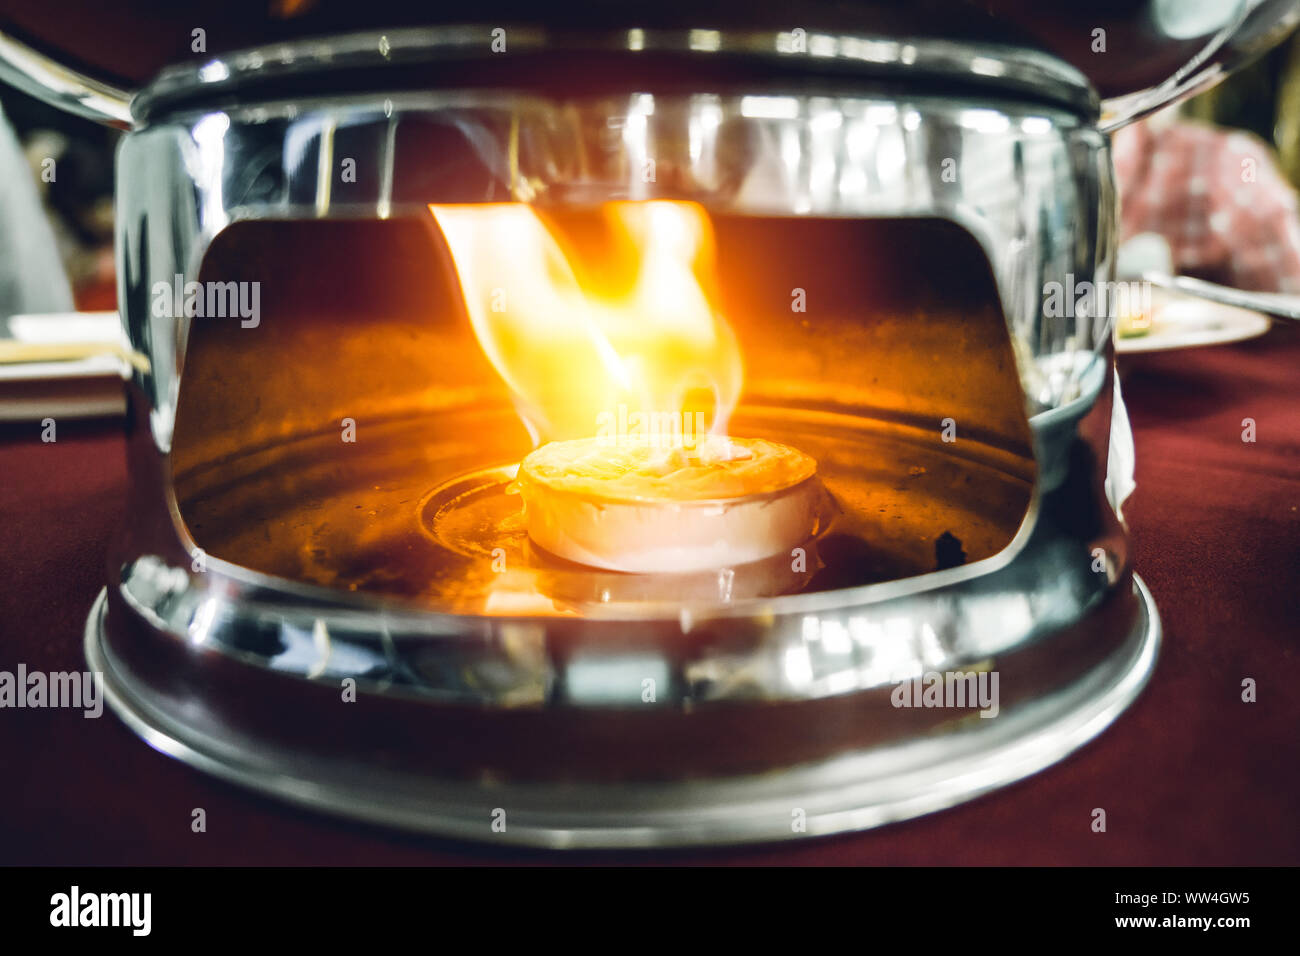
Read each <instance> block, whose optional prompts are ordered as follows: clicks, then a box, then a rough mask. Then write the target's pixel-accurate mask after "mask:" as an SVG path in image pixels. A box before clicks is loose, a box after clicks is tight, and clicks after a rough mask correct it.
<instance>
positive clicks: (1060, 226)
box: [117, 91, 1115, 452]
mask: <svg viewBox="0 0 1300 956" xmlns="http://www.w3.org/2000/svg"><path fill="white" fill-rule="evenodd" d="M429 130H433V131H434V132H435V134H436V137H437V138H436V150H437V152H436V154H431V152H430V150H431V148H432V147H430V146H429V145H428V142H429V141H428V138H427V137H428V133H427V131H429ZM345 139H346V142H347V146H346V151H345V152H344V151H342V150H343V147H340V146H339V145H338V144H340V143H341V142H343V141H344V140H345ZM344 159H352V160H354V161H355V163H356V164H357V167H358V168H361V169H365V170H370V171H372V175H368V176H366V177H364V178H363V179H361V180H360V181H358V182H356V183H348V184H346V185H345V184H342V183H340V182H339V168H340V164H341V163H342V162H343V160H344ZM651 160H653V161H654V163H655V164H656V175H655V177H654V181H647V178H646V176H645V174H644V170H645V169H646V168H647V163H648V161H651ZM118 165H119V171H120V175H119V182H118V195H117V204H118V217H117V219H118V227H117V228H118V259H119V264H118V274H119V281H120V288H121V289H122V294H123V296H124V303H123V308H122V313H123V317H124V321H125V322H126V325H127V331H128V335H129V337H130V340H131V342H132V344H133V345H134V347H135V348H136V349H137V350H138V351H141V352H143V353H145V354H147V355H149V356H150V358H151V361H152V366H151V368H150V370H149V371H148V372H144V373H140V374H138V375H137V377H136V383H137V385H138V386H139V388H140V390H141V391H142V392H143V393H144V395H146V396H147V398H148V404H149V408H150V429H151V431H152V432H153V435H154V441H155V443H156V445H157V447H158V449H159V450H160V451H163V452H166V451H167V450H168V449H169V448H170V443H171V429H172V419H173V415H174V412H175V403H176V389H177V387H178V377H177V375H178V369H179V367H180V365H181V362H182V358H183V345H184V342H185V338H186V334H187V326H188V320H186V319H184V318H182V319H180V320H179V321H175V320H172V319H170V318H159V317H155V316H153V315H152V314H151V310H150V308H149V304H150V291H151V289H152V287H153V284H154V282H156V281H164V282H171V281H172V279H173V277H174V276H176V275H183V276H184V278H185V279H186V280H190V279H194V278H196V277H197V270H198V266H199V263H200V261H201V260H202V257H203V254H204V252H205V250H206V249H207V248H208V246H209V244H210V243H211V242H212V241H213V239H214V237H215V236H216V235H217V234H218V233H220V232H221V231H222V230H224V229H225V228H226V227H227V226H229V225H230V224H231V223H232V222H237V221H240V220H244V219H268V218H275V219H295V218H332V217H365V218H379V219H387V218H391V217H394V216H398V215H401V214H419V215H423V214H425V211H426V209H427V205H428V204H429V203H431V202H488V201H505V200H516V201H527V202H533V203H537V204H542V205H544V204H548V203H549V204H565V203H573V202H583V203H592V202H599V201H602V200H607V199H653V198H680V199H691V200H695V201H698V202H700V203H702V204H703V205H705V206H706V207H707V208H708V209H709V210H710V211H716V212H719V213H726V214H735V215H790V216H800V217H805V216H823V217H908V216H938V217H942V218H946V219H950V220H952V221H953V222H956V223H957V224H959V225H961V226H962V227H963V228H965V229H967V230H968V231H970V232H971V233H972V234H973V235H974V236H975V237H976V239H977V240H978V241H979V242H980V244H981V246H982V247H983V249H984V251H985V253H986V254H987V256H988V258H989V261H990V263H991V265H992V268H993V272H994V276H995V278H996V280H997V283H998V288H999V290H1000V292H1001V295H1002V301H1003V307H1004V310H1005V311H1006V314H1007V317H1008V321H1009V324H1010V327H1011V331H1012V335H1013V342H1014V345H1015V347H1016V350H1017V358H1018V359H1019V365H1020V373H1021V377H1022V381H1023V384H1024V388H1025V393H1026V396H1027V398H1028V400H1029V411H1030V413H1031V414H1032V413H1036V412H1037V411H1041V410H1043V409H1047V408H1051V407H1055V406H1057V405H1059V404H1061V403H1062V402H1066V401H1070V400H1072V399H1073V398H1075V397H1077V396H1078V395H1079V394H1081V392H1080V387H1081V381H1082V377H1084V376H1086V375H1088V374H1090V372H1091V364H1092V363H1093V362H1097V363H1100V362H1101V361H1102V359H1101V358H1100V357H1098V355H1097V350H1098V349H1099V348H1100V347H1101V346H1102V345H1104V344H1105V343H1106V342H1108V341H1109V319H1108V318H1107V317H1105V316H1092V315H1088V314H1086V312H1082V311H1080V312H1077V313H1076V312H1074V311H1073V310H1071V311H1070V312H1069V313H1068V314H1064V315H1060V316H1056V317H1048V316H1045V315H1044V310H1043V309H1042V298H1043V289H1044V288H1045V287H1046V286H1047V285H1048V284H1049V283H1061V284H1065V283H1068V282H1070V281H1071V279H1070V277H1073V281H1085V280H1086V281H1089V282H1096V281H1106V280H1107V279H1108V278H1109V274H1110V270H1111V269H1112V265H1113V262H1112V260H1113V255H1114V251H1113V248H1112V234H1113V228H1112V226H1113V219H1114V205H1115V193H1114V185H1113V182H1112V179H1111V171H1110V165H1109V159H1108V155H1107V152H1106V142H1105V139H1104V137H1102V136H1101V134H1099V133H1098V132H1097V131H1096V130H1095V129H1094V128H1093V127H1092V126H1091V125H1089V123H1088V122H1087V121H1086V120H1085V119H1083V118H1080V117H1078V116H1076V115H1075V114H1073V113H1069V112H1064V111H1061V110H1055V109H1051V108H1048V107H1044V106H1041V105H1038V104H1034V103H1023V102H1019V101H1016V100H1009V99H1008V100H1002V99H961V98H958V97H952V96H930V95H915V96H898V97H889V98H884V97H873V96H854V95H808V94H791V95H779V94H773V93H767V92H764V93H758V94H748V95H747V94H743V93H740V94H737V93H728V94H716V93H700V94H673V95H665V94H659V95H655V94H649V93H632V94H625V95H619V96H592V97H573V98H550V97H546V96H542V95H534V94H514V93H508V92H493V91H486V92H455V93H453V92H445V93H393V94H391V95H383V94H367V95H355V96H350V97H339V98H332V99H325V100H312V99H304V100H296V101H293V102H271V103H265V104H258V105H250V106H239V107H232V108H228V109H211V110H186V111H183V112H181V113H179V114H177V115H175V116H172V117H169V118H167V119H161V118H160V119H158V120H157V121H155V122H152V123H150V124H149V125H147V126H146V127H144V128H143V129H141V130H139V131H137V132H135V133H134V134H132V135H131V136H129V137H127V138H126V139H125V140H124V141H123V143H122V146H121V147H120V152H119V158H118ZM415 169H419V170H420V175H419V177H418V178H417V179H415V180H413V181H411V180H408V178H407V177H404V176H402V175H400V174H399V173H398V171H399V170H407V171H411V170H415ZM467 171H468V172H467ZM941 269H942V267H941V265H939V264H936V270H938V271H941Z"/></svg>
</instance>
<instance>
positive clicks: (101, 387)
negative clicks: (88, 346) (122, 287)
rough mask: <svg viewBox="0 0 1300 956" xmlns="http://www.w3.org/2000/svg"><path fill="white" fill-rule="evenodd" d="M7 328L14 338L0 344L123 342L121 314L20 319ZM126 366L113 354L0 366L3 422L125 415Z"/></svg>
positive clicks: (71, 314)
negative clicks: (123, 384) (123, 381)
mask: <svg viewBox="0 0 1300 956" xmlns="http://www.w3.org/2000/svg"><path fill="white" fill-rule="evenodd" d="M8 327H9V332H10V336H11V337H6V338H4V339H0V341H17V342H21V343H26V344H35V345H60V344H66V343H70V342H77V343H96V342H101V343H103V344H104V345H105V347H106V348H112V347H113V346H115V345H117V344H118V343H120V342H121V340H122V330H121V322H120V321H119V319H118V315H117V313H116V312H77V313H68V314H66V315H65V314H58V315H15V316H12V317H11V318H10V319H9V322H8ZM125 364H126V363H125V362H124V361H123V360H122V358H121V356H120V355H117V354H113V353H111V352H109V353H105V354H101V355H87V356H85V357H84V358H77V359H69V360H66V361H41V362H4V363H0V422H19V421H40V420H42V419H45V418H53V419H56V420H57V419H60V418H98V417H103V416H113V415H121V414H123V412H125V410H126V398H125V395H124V393H123V390H122V379H123V377H124V372H125Z"/></svg>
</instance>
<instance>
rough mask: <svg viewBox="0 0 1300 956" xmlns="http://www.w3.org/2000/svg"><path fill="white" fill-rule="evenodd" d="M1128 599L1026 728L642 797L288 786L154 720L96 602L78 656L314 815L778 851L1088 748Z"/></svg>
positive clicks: (1145, 642) (204, 750) (187, 755)
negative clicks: (111, 644) (902, 762)
mask: <svg viewBox="0 0 1300 956" xmlns="http://www.w3.org/2000/svg"><path fill="white" fill-rule="evenodd" d="M1133 587H1134V591H1135V593H1136V594H1137V597H1138V599H1139V600H1138V604H1139V608H1140V612H1139V615H1138V620H1137V621H1136V622H1135V624H1134V627H1133V630H1132V632H1131V633H1130V634H1129V638H1128V640H1127V641H1126V642H1125V643H1124V644H1123V645H1121V648H1120V650H1119V652H1117V653H1116V655H1115V656H1114V658H1112V660H1111V661H1109V662H1108V666H1107V667H1106V668H1103V669H1101V670H1103V673H1101V674H1099V675H1097V677H1096V678H1095V679H1092V680H1089V681H1085V682H1083V683H1084V684H1085V685H1087V686H1081V687H1080V688H1077V689H1075V690H1074V691H1072V692H1071V693H1069V694H1062V695H1058V698H1059V699H1057V698H1054V699H1051V700H1045V701H1042V702H1041V703H1036V704H1034V705H1031V706H1030V707H1029V708H1027V710H1029V711H1030V713H1028V714H1027V715H1022V716H1021V717H1018V718H1016V720H1015V721H1012V722H1009V723H1003V724H1002V726H1000V727H998V728H996V729H990V730H989V731H987V732H984V731H983V730H982V729H981V731H980V732H965V733H957V734H951V733H950V734H946V735H943V736H942V737H940V738H938V739H936V740H921V741H915V742H911V743H908V744H907V745H905V746H907V747H909V748H912V749H913V750H914V751H917V752H918V753H919V755H920V759H919V760H918V759H913V760H912V761H911V764H910V765H909V769H906V770H905V771H904V772H902V773H895V772H889V773H888V774H882V773H881V772H880V768H881V755H880V754H876V753H867V754H852V755H849V756H847V757H841V758H836V759H835V760H833V761H828V762H825V763H822V764H817V765H812V766H807V767H794V768H790V769H789V770H786V771H781V772H779V773H774V774H765V775H762V776H759V777H747V778H732V779H726V780H721V781H717V782H714V781H692V782H686V783H674V784H664V785H654V786H648V785H624V786H617V787H614V786H611V785H593V786H583V787H570V788H567V789H557V788H554V787H544V786H534V785H487V784H483V783H464V782H447V781H436V780H412V779H405V780H400V781H395V780H390V779H383V778H381V777H379V776H378V775H376V774H373V773H368V772H367V773H356V772H351V773H348V772H340V771H341V770H342V769H345V768H341V767H330V766H323V765H322V766H320V767H316V766H314V765H313V766H309V767H308V768H306V772H305V773H304V772H299V773H296V774H294V773H288V772H285V770H284V769H283V766H284V764H283V763H282V762H277V759H276V758H275V756H274V755H268V754H258V753H254V752H252V751H250V750H249V749H236V748H232V747H229V746H223V744H222V742H220V741H215V740H212V739H210V738H207V737H206V736H204V735H201V734H198V733H196V732H194V731H192V730H191V729H189V728H186V727H185V726H183V725H181V724H179V723H177V722H176V721H174V720H172V719H171V718H170V717H168V716H167V715H164V714H162V713H161V712H159V711H157V710H155V709H153V708H152V707H151V705H150V704H149V702H148V701H147V699H145V697H144V696H142V695H141V694H140V693H139V692H138V691H137V689H136V687H135V686H134V685H133V683H132V680H131V678H130V677H129V676H128V675H125V674H123V673H122V672H121V671H119V670H118V669H116V668H115V667H114V665H113V663H112V660H111V651H109V650H108V649H107V648H106V646H105V641H106V631H105V627H104V618H105V612H106V609H107V593H106V591H101V592H100V594H99V596H98V597H97V599H96V601H95V604H94V606H93V607H92V609H91V612H90V615H89V617H88V619H87V621H86V629H85V653H86V660H87V663H88V664H89V666H90V669H91V670H92V671H96V672H99V673H101V674H102V675H103V688H104V691H103V692H104V697H105V699H106V701H107V702H108V705H109V707H110V708H111V709H112V711H113V712H114V713H115V714H117V716H118V717H119V718H120V719H121V720H122V721H123V723H125V724H126V726H127V727H128V728H129V729H130V730H131V731H132V732H133V733H135V734H136V735H137V736H139V737H140V738H141V739H143V740H144V741H145V742H146V743H148V744H149V745H150V746H151V747H153V748H154V749H156V750H158V751H159V752H161V753H164V754H167V755H168V756H171V757H174V758H176V759H177V760H180V761H181V762H183V763H185V764H188V765H189V766H191V767H194V768H195V769H198V770H201V771H203V772H205V773H209V774H211V775H213V776H215V777H218V778H220V779H222V780H226V781H229V782H231V783H235V784H238V785H240V786H242V787H245V788H248V789H250V790H253V791H256V792H259V793H262V794H266V795H269V796H273V797H276V798H278V799H281V800H284V801H287V802H289V803H292V804H296V805H299V806H303V807H307V808H310V809H312V810H316V811H322V812H325V813H329V814H334V815H338V816H344V817H350V818H353V819H357V820H363V821H365V822H369V823H377V824H380V825H384V826H391V827H396V828H400V829H404V830H411V831H416V832H422V833H426V834H432V835H437V836H443V837H451V838H455V839H462V840H472V841H478V842H500V843H505V844H512V845H521V846H534V847H543V848H550V849H614V848H649V847H680V846H699V845H723V844H740V843H755V842H776V841H781V840H790V839H801V838H805V837H810V836H825V835H830V834H835V833H846V832H852V831H859V830H866V829H870V828H873V827H877V826H881V825H883V824H886V823H892V822H897V821H901V820H906V819H910V818H912V817H917V816H921V815H924V814H927V813H932V812H935V811H938V810H943V809H946V808H948V807H951V806H954V805H956V804H959V803H963V802H966V801H968V800H971V799H974V798H975V797H978V796H980V795H982V794H985V793H988V792H990V791H992V790H995V789H998V788H1000V787H1004V786H1007V785H1009V784H1012V783H1015V782H1017V781H1019V780H1022V779H1024V778H1026V777H1029V776H1031V775H1033V774H1035V773H1037V772H1039V771H1040V770H1043V769H1046V768H1047V767H1049V766H1051V765H1052V764H1055V763H1057V762H1059V761H1060V760H1062V759H1064V758H1065V757H1066V756H1068V755H1069V754H1071V753H1072V752H1074V751H1075V750H1077V749H1079V748H1080V747H1082V746H1083V745H1084V744H1086V743H1087V742H1088V741H1090V740H1092V739H1093V738H1094V737H1096V736H1097V735H1098V734H1100V733H1101V732H1102V731H1103V730H1105V729H1106V727H1108V726H1109V725H1110V724H1111V723H1113V722H1114V720H1115V719H1116V718H1117V717H1118V716H1119V715H1120V714H1121V713H1122V712H1123V711H1124V710H1125V709H1126V708H1127V707H1128V706H1129V704H1131V703H1132V702H1133V700H1134V699H1135V698H1136V697H1137V695H1138V694H1139V693H1140V692H1141V690H1142V688H1143V687H1144V686H1145V685H1146V683H1147V681H1148V679H1149V678H1150V676H1151V673H1152V671H1153V669H1154V666H1155V661H1156V657H1157V654H1158V650H1159V645H1160V640H1161V626H1160V618H1159V615H1158V613H1157V611H1156V606H1155V602H1154V601H1153V599H1152V597H1151V593H1150V591H1149V590H1148V589H1147V587H1146V585H1145V583H1144V582H1143V581H1142V580H1141V579H1140V578H1139V577H1138V576H1137V575H1136V574H1135V575H1133ZM1035 708H1037V713H1034V712H1033V711H1034V709H1035ZM990 723H991V724H993V723H999V721H996V720H995V721H990ZM873 768H874V770H873ZM317 770H319V771H320V772H319V773H316V771H317ZM353 770H355V767H354V768H353ZM503 810H504V811H505V813H504V815H502V814H501V813H500V811H503ZM503 819H504V821H505V826H504V829H502V828H500V826H499V824H500V822H501V821H502V820H503ZM494 823H496V824H498V826H494Z"/></svg>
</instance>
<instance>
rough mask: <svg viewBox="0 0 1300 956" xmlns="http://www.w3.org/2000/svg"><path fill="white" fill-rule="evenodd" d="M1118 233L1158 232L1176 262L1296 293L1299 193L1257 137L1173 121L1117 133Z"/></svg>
mask: <svg viewBox="0 0 1300 956" xmlns="http://www.w3.org/2000/svg"><path fill="white" fill-rule="evenodd" d="M1114 156H1115V173H1116V177H1117V179H1118V181H1119V190H1120V238H1121V240H1123V239H1128V238H1129V237H1131V236H1134V235H1136V234H1138V233H1142V232H1156V233H1159V234H1160V235H1162V236H1164V237H1165V239H1166V240H1168V242H1169V246H1170V250H1171V251H1172V253H1173V259H1174V269H1175V270H1176V271H1177V272H1180V273H1188V274H1191V275H1196V276H1200V277H1202V278H1205V279H1209V280H1211V281H1215V282H1221V283H1224V284H1225V285H1231V286H1236V287H1237V288H1241V289H1255V290H1258V291H1262V292H1296V293H1300V218H1298V217H1297V206H1296V194H1295V190H1294V189H1292V187H1291V185H1290V183H1288V182H1287V181H1286V179H1284V178H1283V176H1282V174H1281V172H1279V170H1278V167H1277V164H1276V162H1275V161H1274V159H1273V154H1272V152H1271V151H1270V150H1269V148H1268V147H1267V146H1266V145H1265V144H1264V143H1263V142H1262V141H1261V140H1260V139H1259V138H1258V137H1256V136H1253V135H1251V134H1249V133H1244V132H1240V131H1236V130H1223V129H1217V128H1215V127H1212V126H1206V125H1202V124H1199V123H1191V122H1183V121H1175V122H1174V123H1172V124H1171V125H1169V126H1167V127H1165V128H1163V129H1158V130H1153V129H1151V128H1150V127H1149V126H1148V124H1146V123H1137V124H1134V125H1133V126H1128V127H1125V128H1123V129H1121V130H1119V131H1117V132H1116V133H1115V138H1114Z"/></svg>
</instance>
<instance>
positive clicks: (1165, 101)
mask: <svg viewBox="0 0 1300 956" xmlns="http://www.w3.org/2000/svg"><path fill="white" fill-rule="evenodd" d="M1169 8H1170V10H1179V11H1180V12H1182V13H1183V14H1184V15H1186V14H1187V11H1186V10H1182V9H1180V8H1177V7H1174V6H1173V4H1172V3H1171V4H1169ZM1193 12H1195V11H1193ZM1297 24H1300V3H1298V2H1297V0H1241V2H1240V3H1239V5H1238V7H1237V8H1236V11H1235V13H1234V12H1232V11H1228V12H1227V13H1226V14H1225V22H1224V24H1223V26H1222V27H1220V29H1219V30H1218V31H1217V32H1215V33H1214V35H1213V36H1212V37H1211V38H1210V40H1209V42H1207V43H1206V45H1205V47H1204V48H1203V49H1202V50H1201V51H1200V52H1199V53H1198V54H1197V55H1196V56H1195V57H1194V58H1193V59H1192V60H1191V61H1190V62H1189V63H1187V64H1185V65H1184V66H1183V67H1182V68H1181V69H1179V70H1178V72H1176V73H1175V74H1174V75H1173V76H1171V77H1169V78H1168V79H1166V80H1165V81H1164V82H1163V83H1161V84H1159V85H1158V86H1153V87H1151V88H1149V89H1145V90H1139V91H1137V92H1135V93H1130V94H1128V95H1126V96H1119V97H1115V98H1113V99H1109V100H1106V101H1105V102H1103V103H1102V108H1103V112H1102V118H1101V122H1100V123H1099V124H1098V125H1099V127H1100V129H1101V131H1102V132H1103V133H1109V132H1110V131H1112V130H1115V129H1118V128H1119V127H1121V126H1124V125H1127V124H1128V123H1131V122H1133V121H1135V120H1139V119H1141V118H1142V117H1144V116H1148V115H1150V114H1151V113H1154V112H1156V111H1157V110H1160V109H1163V108H1164V107H1166V106H1169V105H1170V104H1172V103H1176V102H1178V101H1179V100H1182V99H1186V98H1187V97H1189V96H1192V95H1193V94H1195V93H1200V92H1202V91H1203V90H1207V89H1209V88H1210V87H1212V86H1214V85H1216V84H1217V83H1219V82H1220V81H1222V80H1224V79H1226V78H1227V76H1228V75H1229V74H1230V73H1233V72H1235V71H1236V70H1237V69H1239V68H1240V67H1243V66H1245V65H1246V64H1247V63H1248V62H1249V61H1251V60H1253V59H1254V58H1255V57H1257V56H1259V55H1260V54H1262V53H1265V52H1266V51H1268V50H1270V49H1272V48H1273V47H1275V46H1277V44H1279V43H1281V42H1282V40H1283V39H1284V38H1285V37H1286V36H1287V34H1289V33H1290V32H1291V31H1292V30H1294V29H1295V27H1296V25H1297Z"/></svg>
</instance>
